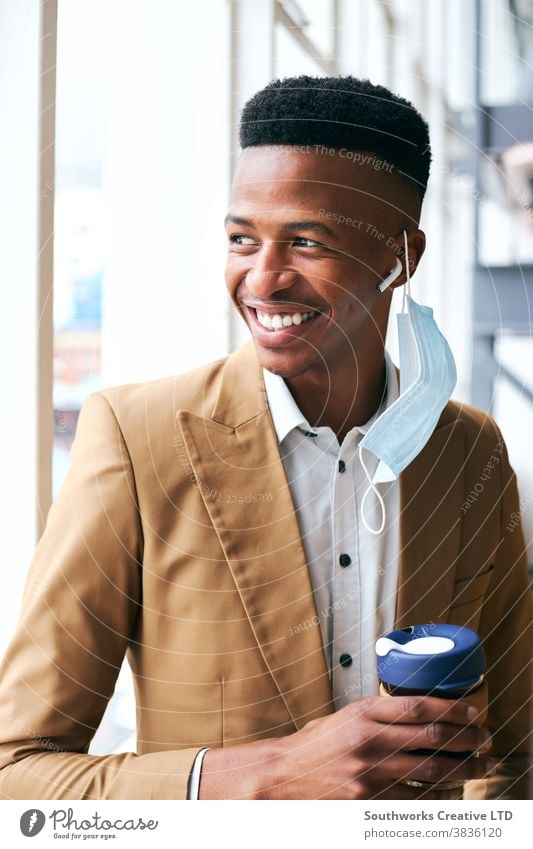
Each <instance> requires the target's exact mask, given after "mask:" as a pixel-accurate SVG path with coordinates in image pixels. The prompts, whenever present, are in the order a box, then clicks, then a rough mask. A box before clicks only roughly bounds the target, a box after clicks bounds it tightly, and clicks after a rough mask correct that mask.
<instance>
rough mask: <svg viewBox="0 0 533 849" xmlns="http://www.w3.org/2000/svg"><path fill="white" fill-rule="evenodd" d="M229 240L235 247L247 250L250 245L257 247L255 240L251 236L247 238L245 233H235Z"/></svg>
mask: <svg viewBox="0 0 533 849" xmlns="http://www.w3.org/2000/svg"><path fill="white" fill-rule="evenodd" d="M246 239H248V241H246ZM229 240H230V242H231V243H232V244H233V245H242V246H243V247H246V248H247V247H249V246H250V245H255V239H252V237H251V236H246V235H245V234H244V233H233V234H232V235H231V236H230V237H229Z"/></svg>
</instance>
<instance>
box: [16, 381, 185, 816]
mask: <svg viewBox="0 0 533 849" xmlns="http://www.w3.org/2000/svg"><path fill="white" fill-rule="evenodd" d="M141 563H142V528H141V522H140V517H139V510H138V504H137V497H136V491H135V481H134V476H133V471H132V467H131V462H130V458H129V455H128V451H127V448H126V445H125V442H124V439H123V436H122V433H121V430H120V427H119V425H118V422H117V420H116V418H115V415H114V413H113V411H112V409H111V407H110V405H109V403H108V401H107V399H106V398H105V397H104V395H102V394H100V393H93V394H92V395H90V396H89V397H88V398H87V400H86V401H85V403H84V404H83V406H82V409H81V412H80V416H79V419H78V426H77V430H76V436H75V439H74V442H73V446H72V452H71V458H70V465H69V469H68V472H67V476H66V479H65V482H64V484H63V486H62V488H61V491H60V493H59V495H58V497H57V499H56V501H55V502H54V503H53V505H52V507H51V509H50V512H49V514H48V518H47V523H46V528H45V531H44V533H43V535H42V537H41V539H40V541H39V543H38V545H37V548H36V550H35V553H34V556H33V559H32V562H31V566H30V569H29V572H28V575H27V578H26V582H25V586H24V591H23V598H22V606H21V611H20V614H19V618H18V622H17V626H16V629H15V633H14V635H13V637H12V639H11V642H10V643H9V646H8V649H7V652H6V654H5V656H4V658H3V661H2V664H1V666H0V798H3V799H186V798H187V781H188V777H189V772H190V770H191V767H192V764H193V761H194V759H195V756H196V754H197V752H198V751H199V748H194V749H181V750H167V751H163V752H154V753H147V754H142V755H138V754H136V753H134V752H126V753H119V754H110V755H89V754H88V749H89V744H90V742H91V739H92V738H93V736H94V734H95V732H96V730H97V728H98V725H99V724H100V721H101V718H102V715H103V713H104V710H105V708H106V705H107V702H108V700H109V699H110V697H111V696H112V694H113V691H114V688H115V683H116V679H117V676H118V673H119V670H120V667H121V664H122V661H123V658H124V655H125V652H126V649H127V647H128V640H129V638H130V636H131V634H132V629H133V627H134V624H135V620H136V617H137V615H138V613H139V610H140V607H141V601H142V594H141V590H142V583H141V580H142V568H141Z"/></svg>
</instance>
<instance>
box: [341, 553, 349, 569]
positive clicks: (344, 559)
mask: <svg viewBox="0 0 533 849" xmlns="http://www.w3.org/2000/svg"><path fill="white" fill-rule="evenodd" d="M351 562H352V558H351V557H350V555H349V554H341V556H340V557H339V563H340V564H341V566H349V565H350V563H351Z"/></svg>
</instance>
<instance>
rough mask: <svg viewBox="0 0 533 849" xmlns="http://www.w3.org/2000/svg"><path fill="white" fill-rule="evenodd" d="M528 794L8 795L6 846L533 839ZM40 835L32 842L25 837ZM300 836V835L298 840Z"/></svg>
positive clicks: (451, 845)
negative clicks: (368, 798)
mask: <svg viewBox="0 0 533 849" xmlns="http://www.w3.org/2000/svg"><path fill="white" fill-rule="evenodd" d="M532 809H533V805H532V804H531V802H527V801H510V802H493V801H490V802H488V801H487V802H438V801H435V802H417V803H412V802H365V801H357V802H345V801H338V802H335V801H334V802H329V801H322V802H317V801H301V802H291V801H281V802H239V801H230V802H224V801H204V802H200V804H199V805H198V804H196V805H191V804H190V803H189V802H181V801H180V802H168V801H142V800H136V801H129V800H124V801H100V802H99V801H85V800H84V801H68V802H62V801H57V802H55V801H44V800H43V801H31V800H30V801H3V802H0V815H1V820H2V845H3V846H5V847H8V849H11V847H16V846H26V847H27V846H28V845H31V846H33V847H35V849H37V847H45V846H56V847H57V846H58V845H61V844H62V843H63V842H65V843H66V841H70V844H72V843H77V844H79V845H81V844H83V845H85V846H86V845H87V844H92V845H93V846H94V845H96V846H102V845H107V846H113V847H117V849H126V847H130V846H143V847H152V846H154V847H155V846H158V847H164V849H166V847H169V849H170V847H172V849H178V848H179V847H182V846H184V845H185V843H187V844H188V845H189V846H190V845H192V846H199V847H202V849H203V847H206V846H209V847H217V846H222V847H224V846H227V845H228V846H229V845H231V847H232V849H238V848H239V847H246V849H250V846H251V845H252V846H253V847H254V849H263V847H264V849H267V847H268V849H285V847H290V846H291V845H295V846H296V845H298V846H299V847H306V849H307V847H309V849H314V847H317V849H318V847H320V849H324V847H328V846H329V847H331V846H335V849H349V847H352V846H353V847H357V848H358V849H360V847H363V846H368V847H369V849H371V847H382V846H389V847H392V845H394V846H397V847H404V846H405V847H409V849H415V847H421V849H422V847H428V846H429V847H431V846H432V845H434V846H435V849H436V847H437V846H442V845H443V841H448V844H447V845H448V849H462V847H469V849H474V847H476V849H477V847H479V846H488V847H494V849H496V847H513V849H522V847H524V849H525V847H530V846H531V845H532V835H531V815H532V813H533V810H532ZM33 838H35V843H32V844H28V841H29V840H31V839H33ZM292 841H294V844H292Z"/></svg>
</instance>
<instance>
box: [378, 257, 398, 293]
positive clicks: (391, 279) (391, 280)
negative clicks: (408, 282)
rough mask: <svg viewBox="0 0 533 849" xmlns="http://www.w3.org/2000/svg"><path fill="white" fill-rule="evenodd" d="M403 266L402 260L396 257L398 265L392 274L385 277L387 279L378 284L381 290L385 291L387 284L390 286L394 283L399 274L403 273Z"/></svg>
mask: <svg viewBox="0 0 533 849" xmlns="http://www.w3.org/2000/svg"><path fill="white" fill-rule="evenodd" d="M402 268H403V266H402V264H401V262H400V260H399V259H398V257H396V265H395V266H394V268H393V269H392V271H391V272H390V274H388V275H387V277H385V279H384V280H382V281H381V283H380V284H379V286H378V289H379V291H380V292H384V291H385V289H386V288H387V286H390V284H391V283H394V281H395V280H396V278H397V277H398V275H399V274H401V271H402Z"/></svg>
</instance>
